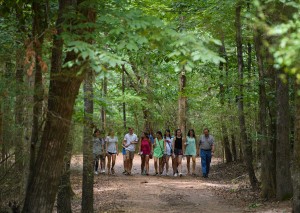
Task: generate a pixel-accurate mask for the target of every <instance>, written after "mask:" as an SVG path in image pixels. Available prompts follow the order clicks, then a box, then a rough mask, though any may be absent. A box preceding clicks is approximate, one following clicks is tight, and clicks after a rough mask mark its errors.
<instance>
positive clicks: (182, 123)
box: [178, 70, 187, 134]
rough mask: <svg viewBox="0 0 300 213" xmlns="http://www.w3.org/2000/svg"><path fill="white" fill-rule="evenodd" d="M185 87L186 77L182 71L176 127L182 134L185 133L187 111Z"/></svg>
mask: <svg viewBox="0 0 300 213" xmlns="http://www.w3.org/2000/svg"><path fill="white" fill-rule="evenodd" d="M185 87H186V75H185V71H184V70H183V71H182V72H181V74H180V78H179V99H178V127H179V129H181V131H182V133H183V134H185V133H186V123H187V118H186V111H187V97H186V94H185Z"/></svg>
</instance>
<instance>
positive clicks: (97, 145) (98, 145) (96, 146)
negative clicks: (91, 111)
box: [93, 129, 103, 175]
mask: <svg viewBox="0 0 300 213" xmlns="http://www.w3.org/2000/svg"><path fill="white" fill-rule="evenodd" d="M93 136H94V143H93V156H94V172H95V174H96V175H98V167H99V159H100V155H101V154H102V150H103V147H102V146H103V145H102V141H101V139H100V130H99V129H95V131H94V134H93Z"/></svg>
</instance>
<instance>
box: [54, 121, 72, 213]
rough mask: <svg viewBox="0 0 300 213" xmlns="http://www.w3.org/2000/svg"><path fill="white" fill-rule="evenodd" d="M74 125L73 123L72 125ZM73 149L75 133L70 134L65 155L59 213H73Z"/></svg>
mask: <svg viewBox="0 0 300 213" xmlns="http://www.w3.org/2000/svg"><path fill="white" fill-rule="evenodd" d="M72 126H73V125H72ZM72 149H73V135H72V134H71V132H70V134H69V137H68V143H67V148H66V152H65V157H64V170H63V173H62V176H61V178H60V184H59V188H58V193H57V199H56V202H57V212H58V213H72V208H71V198H72V193H73V191H72V186H71V182H70V176H71V171H70V166H71V158H72Z"/></svg>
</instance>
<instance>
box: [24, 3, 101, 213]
mask: <svg viewBox="0 0 300 213" xmlns="http://www.w3.org/2000/svg"><path fill="white" fill-rule="evenodd" d="M72 6H73V1H72V0H67V1H66V0H60V1H59V15H58V20H57V25H56V26H57V32H58V35H60V34H61V32H62V28H61V23H63V21H64V19H63V16H62V15H63V14H65V13H67V12H68V9H70V7H72ZM83 14H84V16H85V17H87V20H88V21H91V22H94V21H95V19H96V12H95V11H94V10H93V9H92V8H88V9H86V10H85V12H84V13H83ZM62 44H63V41H62V40H61V38H59V37H56V36H55V39H54V44H53V45H54V46H53V50H52V61H51V74H50V87H49V100H48V111H47V119H46V123H45V127H44V131H43V135H42V139H41V146H40V148H39V152H38V155H37V159H36V161H35V170H34V173H33V178H32V179H31V180H30V181H29V182H28V187H27V191H26V197H25V202H24V206H23V210H22V211H23V212H52V209H53V204H54V201H55V196H56V193H57V190H58V184H59V179H60V177H61V174H62V168H63V158H64V155H65V150H66V146H67V139H68V134H69V130H70V121H71V117H72V114H73V107H74V102H75V99H76V96H77V94H78V90H79V87H80V84H81V82H82V81H83V79H84V75H85V72H84V71H83V72H81V73H80V74H79V73H78V70H79V69H80V67H78V66H73V67H72V68H63V69H62ZM76 58H77V55H75V54H74V53H73V52H68V53H67V55H66V61H71V60H74V59H76Z"/></svg>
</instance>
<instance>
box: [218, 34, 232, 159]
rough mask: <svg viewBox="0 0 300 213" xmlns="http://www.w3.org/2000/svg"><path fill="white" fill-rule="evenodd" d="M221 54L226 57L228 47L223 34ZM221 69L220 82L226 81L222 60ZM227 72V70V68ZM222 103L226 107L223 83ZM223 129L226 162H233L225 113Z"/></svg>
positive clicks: (221, 90)
mask: <svg viewBox="0 0 300 213" xmlns="http://www.w3.org/2000/svg"><path fill="white" fill-rule="evenodd" d="M219 52H220V56H221V57H224V58H225V57H226V49H225V44H224V36H222V46H221V47H220V50H219ZM219 70H220V73H221V74H220V82H224V74H223V73H224V63H223V62H220V65H219ZM225 71H226V72H227V70H225ZM220 104H221V107H222V108H224V104H225V86H224V84H223V83H220ZM221 131H222V137H223V143H224V151H225V159H226V163H229V162H232V154H231V150H230V143H229V138H228V130H227V127H226V119H225V116H224V115H221Z"/></svg>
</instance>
